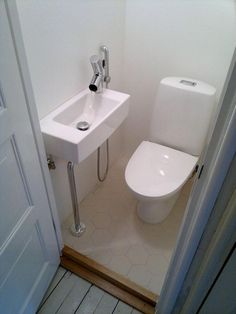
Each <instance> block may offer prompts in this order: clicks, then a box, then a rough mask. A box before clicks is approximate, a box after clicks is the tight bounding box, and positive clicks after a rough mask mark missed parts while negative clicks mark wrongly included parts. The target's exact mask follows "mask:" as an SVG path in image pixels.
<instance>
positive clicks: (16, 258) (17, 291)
mask: <svg viewBox="0 0 236 314" xmlns="http://www.w3.org/2000/svg"><path fill="white" fill-rule="evenodd" d="M6 4H7V2H5V1H3V0H0V313H4V314H8V313H11V314H15V313H27V314H28V313H34V312H35V311H36V309H37V306H38V305H39V303H40V300H41V299H42V297H43V294H44V293H45V291H46V289H47V286H48V284H49V282H50V280H51V278H52V276H53V275H54V273H55V271H56V269H57V266H58V264H59V252H58V246H57V241H56V236H55V231H54V227H53V222H52V218H51V214H50V207H49V203H48V198H47V193H46V189H45V185H44V181H43V176H42V172H41V167H40V162H39V157H38V154H37V149H36V144H35V140H34V134H33V130H32V126H31V119H30V115H29V111H28V105H29V104H28V103H27V95H26V94H25V92H24V86H23V85H22V80H21V75H20V71H19V67H18V60H17V55H16V52H15V47H14V41H13V39H12V35H11V28H10V23H9V22H8V18H7V5H6Z"/></svg>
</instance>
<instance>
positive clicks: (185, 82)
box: [180, 80, 197, 86]
mask: <svg viewBox="0 0 236 314" xmlns="http://www.w3.org/2000/svg"><path fill="white" fill-rule="evenodd" d="M180 83H181V84H184V85H187V86H196V85H197V83H195V82H192V81H187V80H181V81H180Z"/></svg>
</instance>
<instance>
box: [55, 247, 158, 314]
mask: <svg viewBox="0 0 236 314" xmlns="http://www.w3.org/2000/svg"><path fill="white" fill-rule="evenodd" d="M61 265H62V266H63V267H65V268H66V269H68V270H70V271H71V272H73V273H75V274H77V275H79V276H81V277H82V278H84V279H86V280H88V281H90V282H91V283H93V284H95V285H96V286H98V287H99V288H102V289H103V290H105V291H107V292H108V293H110V294H112V295H113V296H115V297H117V298H119V299H120V300H122V301H123V302H125V303H127V304H129V305H131V306H133V307H135V308H136V309H138V310H139V311H142V312H144V313H147V314H149V313H154V311H155V305H156V301H157V300H158V297H159V296H158V295H156V294H154V293H152V292H150V291H149V290H147V289H145V288H143V287H140V286H139V285H137V284H135V283H133V282H132V281H130V280H129V279H127V278H125V277H123V276H122V275H120V274H117V273H115V272H113V271H112V270H110V269H108V268H107V267H105V266H102V265H101V264H99V263H97V262H95V261H94V260H92V259H91V258H89V257H87V256H85V255H83V254H80V253H78V252H77V251H75V250H73V249H71V248H70V247H68V246H65V247H64V249H63V251H62V257H61Z"/></svg>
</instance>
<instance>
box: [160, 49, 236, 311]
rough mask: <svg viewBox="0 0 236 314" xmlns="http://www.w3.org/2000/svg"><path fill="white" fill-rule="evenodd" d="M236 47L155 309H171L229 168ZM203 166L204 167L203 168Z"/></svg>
mask: <svg viewBox="0 0 236 314" xmlns="http://www.w3.org/2000/svg"><path fill="white" fill-rule="evenodd" d="M235 81H236V50H235V51H234V54H233V58H232V62H231V65H230V67H229V71H228V74H227V78H226V81H225V84H224V88H223V91H222V94H221V98H220V101H219V104H220V107H219V114H218V117H217V120H216V124H215V128H214V131H213V134H212V136H211V138H210V141H209V144H208V145H206V149H205V151H204V152H203V154H202V156H201V158H200V160H199V169H198V172H197V175H196V179H195V182H194V186H193V190H192V193H191V195H190V198H189V200H188V204H187V207H186V210H185V215H184V218H183V221H182V225H181V228H180V231H179V235H178V238H177V243H176V246H175V249H174V253H173V255H172V259H171V262H170V266H169V269H168V272H167V275H166V278H165V282H164V285H163V288H162V291H161V295H160V299H159V302H158V304H157V307H156V310H157V311H158V312H159V313H172V311H173V310H174V308H175V305H176V304H175V303H176V300H177V298H178V296H179V295H180V292H181V289H182V286H183V283H184V280H185V279H186V276H187V273H188V270H189V268H190V265H191V263H192V261H193V258H194V255H195V253H196V251H197V249H198V246H199V243H200V240H201V237H202V235H203V232H204V231H205V230H206V229H207V227H208V225H207V223H208V219H209V217H210V214H211V213H212V210H213V207H214V204H215V201H216V199H217V197H218V195H219V192H220V189H221V187H222V184H223V182H224V180H225V178H226V176H227V172H228V169H229V167H230V164H231V162H232V160H233V158H234V155H235V150H236V147H235V143H236V88H235ZM202 166H204V168H202Z"/></svg>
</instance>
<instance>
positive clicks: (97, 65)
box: [89, 55, 104, 92]
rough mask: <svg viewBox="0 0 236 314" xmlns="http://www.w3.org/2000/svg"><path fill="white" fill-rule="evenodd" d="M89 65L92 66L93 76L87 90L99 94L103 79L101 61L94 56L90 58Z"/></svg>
mask: <svg viewBox="0 0 236 314" xmlns="http://www.w3.org/2000/svg"><path fill="white" fill-rule="evenodd" d="M90 63H91V65H92V68H93V72H94V75H93V77H92V80H91V82H90V84H89V89H90V90H91V91H92V92H101V91H102V89H103V79H104V76H103V68H102V61H101V59H100V57H99V56H97V55H94V56H92V57H91V58H90Z"/></svg>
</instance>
